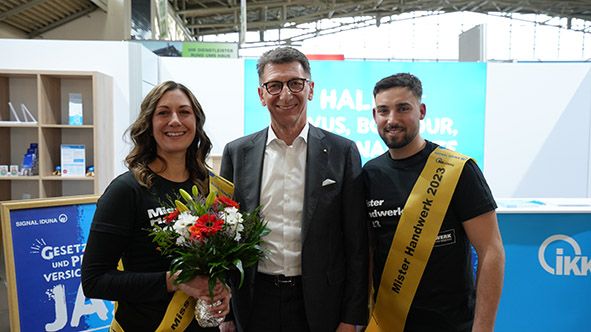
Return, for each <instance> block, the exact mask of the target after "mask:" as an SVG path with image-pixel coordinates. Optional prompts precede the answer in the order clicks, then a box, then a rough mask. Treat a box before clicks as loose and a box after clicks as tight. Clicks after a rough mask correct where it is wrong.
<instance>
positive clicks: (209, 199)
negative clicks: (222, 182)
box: [205, 191, 215, 209]
mask: <svg viewBox="0 0 591 332" xmlns="http://www.w3.org/2000/svg"><path fill="white" fill-rule="evenodd" d="M214 201H215V192H214V191H211V192H210V193H209V195H207V199H206V200H205V208H207V209H209V208H210V207H211V206H212V205H213V202H214Z"/></svg>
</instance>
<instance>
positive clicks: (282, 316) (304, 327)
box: [246, 273, 310, 332]
mask: <svg viewBox="0 0 591 332" xmlns="http://www.w3.org/2000/svg"><path fill="white" fill-rule="evenodd" d="M254 288H255V293H254V301H253V308H252V315H251V318H250V321H249V324H248V326H247V328H246V330H247V331H248V332H261V331H264V332H306V331H310V328H309V327H308V322H307V320H306V312H305V310H304V295H303V292H302V280H301V277H291V278H288V277H283V276H271V275H267V274H262V273H257V276H256V279H255V287H254Z"/></svg>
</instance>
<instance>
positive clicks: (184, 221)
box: [172, 211, 197, 245]
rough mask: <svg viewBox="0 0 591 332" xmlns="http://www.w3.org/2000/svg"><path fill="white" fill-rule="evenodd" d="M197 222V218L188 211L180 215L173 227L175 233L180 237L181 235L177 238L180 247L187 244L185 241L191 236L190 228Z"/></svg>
mask: <svg viewBox="0 0 591 332" xmlns="http://www.w3.org/2000/svg"><path fill="white" fill-rule="evenodd" d="M195 221H197V217H195V216H193V215H191V214H190V213H189V212H187V211H185V212H183V213H181V214H179V216H178V218H177V220H176V221H175V223H174V224H173V225H172V229H174V231H175V232H176V233H177V234H178V235H180V236H179V237H178V238H177V244H179V245H180V244H183V243H185V241H184V240H185V239H188V238H189V237H190V236H191V234H190V233H189V227H191V226H192V225H193V224H195Z"/></svg>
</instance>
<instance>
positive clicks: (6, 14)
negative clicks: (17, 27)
mask: <svg viewBox="0 0 591 332" xmlns="http://www.w3.org/2000/svg"><path fill="white" fill-rule="evenodd" d="M45 1H47V0H33V1H29V2H27V3H24V4H22V5H20V6H18V7H14V8H12V9H10V10H8V11H5V12H4V13H0V21H4V20H5V19H6V18H8V17H10V16H13V15H17V14H19V13H21V12H23V11H25V10H27V9H30V8H32V7H35V6H37V5H38V4H41V3H43V2H45Z"/></svg>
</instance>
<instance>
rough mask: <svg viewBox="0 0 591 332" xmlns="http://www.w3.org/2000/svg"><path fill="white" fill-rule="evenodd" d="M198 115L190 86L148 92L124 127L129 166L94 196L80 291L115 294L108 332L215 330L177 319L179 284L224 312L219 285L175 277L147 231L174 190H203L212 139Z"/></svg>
mask: <svg viewBox="0 0 591 332" xmlns="http://www.w3.org/2000/svg"><path fill="white" fill-rule="evenodd" d="M204 122H205V115H204V113H203V110H202V109H201V106H200V105H199V102H198V101H197V99H196V98H195V96H194V95H193V94H192V93H191V91H189V90H188V89H187V88H186V87H185V86H183V85H182V84H179V83H176V82H172V81H168V82H164V83H161V84H159V85H157V86H156V87H154V88H153V89H152V91H150V92H149V93H148V95H147V96H146V97H145V98H144V100H143V102H142V104H141V110H140V113H139V115H138V118H137V119H136V120H135V122H134V123H133V124H132V125H131V126H130V128H129V129H128V131H129V133H130V136H131V140H132V143H133V149H132V150H131V152H130V153H129V154H128V155H127V157H126V160H125V161H126V164H127V166H128V168H129V171H128V172H126V173H124V174H122V175H120V176H118V177H117V178H116V179H114V180H113V181H112V182H111V184H110V185H109V186H108V188H107V189H106V190H105V192H104V194H103V195H102V196H101V198H100V199H99V200H98V203H97V209H96V212H95V215H94V219H93V222H92V226H91V229H90V235H89V237H88V243H87V246H86V250H85V256H84V260H83V265H82V287H83V289H84V293H85V295H86V296H87V297H90V298H101V299H107V300H113V301H117V309H116V313H115V319H114V320H113V324H112V326H111V330H112V331H126V332H129V331H170V330H173V331H209V330H212V331H217V330H218V328H217V327H216V328H210V329H206V328H202V327H199V326H198V324H197V323H196V321H195V320H194V319H193V318H192V317H190V320H189V318H186V319H185V320H183V322H184V323H179V320H180V319H179V317H181V316H183V314H185V312H186V311H187V310H186V309H187V308H188V307H189V306H190V305H189V304H188V303H189V302H188V301H184V302H183V301H181V302H180V304H175V303H176V302H175V301H174V300H173V294H175V292H177V294H181V293H178V292H179V291H180V292H183V293H185V294H186V295H188V296H189V298H191V297H192V298H201V299H203V300H206V301H208V302H211V303H215V304H214V305H213V306H212V307H211V309H210V311H211V313H212V314H213V316H214V317H223V316H225V315H226V314H227V313H228V311H229V301H230V293H229V290H228V288H227V287H226V286H225V285H224V284H222V283H220V282H218V283H217V284H216V285H215V287H214V289H213V298H211V297H210V292H209V288H208V282H209V280H208V278H207V277H205V276H197V277H195V278H193V279H191V280H189V281H187V282H184V283H179V284H177V283H175V274H171V273H170V272H168V271H169V268H170V263H171V259H170V257H167V256H164V255H161V252H160V251H159V248H158V247H157V245H156V244H155V243H154V242H153V239H152V237H151V236H150V231H151V229H153V227H154V225H160V224H165V217H166V216H167V215H168V214H169V213H170V212H171V211H172V209H173V205H172V202H173V200H174V198H175V197H177V196H178V193H179V190H180V189H183V190H186V191H189V192H190V191H191V188H192V187H193V185H196V186H197V188H198V189H199V192H200V193H205V195H207V193H208V191H209V189H208V171H207V169H206V165H205V158H206V156H207V154H208V153H209V151H210V149H211V141H210V140H209V138H208V137H207V135H206V134H205V132H204V130H203V125H204ZM120 260H121V263H122V265H123V269H122V271H121V270H119V269H118V262H119V261H120ZM177 294H175V295H174V299H176V298H177ZM181 295H183V294H181ZM180 298H187V296H184V297H180Z"/></svg>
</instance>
